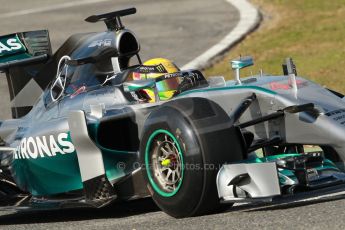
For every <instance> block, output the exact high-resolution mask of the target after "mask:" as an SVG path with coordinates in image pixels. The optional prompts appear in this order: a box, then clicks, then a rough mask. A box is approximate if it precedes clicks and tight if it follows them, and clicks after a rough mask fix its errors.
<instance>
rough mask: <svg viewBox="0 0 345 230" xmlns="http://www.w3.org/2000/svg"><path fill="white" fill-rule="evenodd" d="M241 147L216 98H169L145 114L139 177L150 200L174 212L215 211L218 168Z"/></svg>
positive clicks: (240, 155)
mask: <svg viewBox="0 0 345 230" xmlns="http://www.w3.org/2000/svg"><path fill="white" fill-rule="evenodd" d="M244 149H245V148H244V142H243V138H242V135H241V133H240V131H239V130H238V129H237V128H235V127H234V126H233V125H232V124H231V122H230V118H229V116H228V115H227V114H226V113H225V111H224V110H223V109H222V108H221V107H220V106H219V105H218V104H216V103H214V102H212V101H209V100H207V99H204V98H184V99H180V100H175V101H171V102H168V103H166V104H164V105H163V106H161V107H160V108H158V109H157V110H155V111H153V112H152V113H151V114H150V116H149V117H148V119H147V120H146V123H145V126H144V129H143V135H142V138H141V144H140V155H141V163H142V165H145V167H143V175H144V179H145V182H146V183H147V187H148V189H149V191H150V194H151V195H152V198H153V200H154V201H155V203H156V204H157V205H158V206H159V207H160V208H161V209H162V210H163V211H164V212H166V213H167V214H169V215H171V216H173V217H178V218H179V217H188V216H195V215H202V214H206V213H210V212H214V211H217V209H218V208H220V207H221V206H220V203H219V198H218V192H217V186H216V177H217V173H218V171H219V169H220V167H221V166H222V165H223V164H224V163H230V162H234V161H238V160H242V159H243V155H244ZM168 174H169V175H168Z"/></svg>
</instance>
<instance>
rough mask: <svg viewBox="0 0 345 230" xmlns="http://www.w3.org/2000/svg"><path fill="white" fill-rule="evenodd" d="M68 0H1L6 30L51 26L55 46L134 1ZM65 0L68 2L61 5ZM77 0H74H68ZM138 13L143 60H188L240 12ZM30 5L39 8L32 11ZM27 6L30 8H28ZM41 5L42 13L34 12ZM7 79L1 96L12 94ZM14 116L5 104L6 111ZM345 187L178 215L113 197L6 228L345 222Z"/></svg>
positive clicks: (176, 9)
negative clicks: (105, 203)
mask: <svg viewBox="0 0 345 230" xmlns="http://www.w3.org/2000/svg"><path fill="white" fill-rule="evenodd" d="M66 2H71V1H66V0H54V5H60V8H57V9H56V8H55V9H54V8H51V9H50V10H49V8H48V10H47V6H49V5H50V3H51V1H45V0H31V1H24V0H22V1H5V0H0V4H1V8H0V21H1V27H0V34H7V33H11V32H16V31H25V30H33V29H39V28H48V29H49V30H50V35H51V39H52V44H53V49H54V50H56V48H57V47H59V46H60V45H61V44H62V43H63V41H64V40H65V39H66V38H67V36H69V35H70V34H72V33H77V32H86V31H95V30H96V31H97V30H99V31H101V30H103V29H104V25H102V23H99V24H88V23H85V22H82V20H83V19H84V18H85V17H87V16H89V15H91V14H93V13H95V12H107V11H109V10H112V9H117V8H121V7H123V6H126V5H128V3H127V1H125V0H117V1H116V2H115V1H100V2H98V3H97V4H95V3H92V0H90V1H89V4H84V5H81V6H77V3H75V1H72V4H74V3H75V4H76V5H75V6H72V5H63V4H65V3H66ZM61 4H62V5H61ZM69 4H70V3H69ZM130 4H131V5H134V6H136V7H137V8H138V14H137V16H131V17H128V18H126V19H125V20H124V22H125V24H126V25H128V28H132V29H133V30H134V31H135V32H136V33H137V35H138V37H139V39H140V40H141V44H142V54H143V57H144V59H145V58H149V57H156V56H163V57H168V58H171V59H173V60H176V62H177V63H178V64H179V65H183V64H185V63H187V62H188V61H190V60H192V59H193V58H195V57H196V56H198V55H199V54H201V53H203V52H204V51H205V50H207V48H208V47H210V46H212V45H213V44H215V43H216V42H217V41H219V40H221V38H222V37H223V36H225V35H226V34H227V33H228V32H229V31H230V30H231V28H232V27H233V26H234V25H235V24H236V20H237V19H238V12H236V10H235V9H233V8H232V7H231V6H230V5H229V4H228V3H225V2H224V1H222V0H212V1H211V0H209V1H207V0H174V1H155V0H145V1H142V0H137V1H131V2H130ZM26 9H34V10H33V11H30V10H26ZM23 10H26V11H23ZM35 11H36V13H35ZM3 81H4V80H1V84H0V103H1V105H2V108H3V105H4V104H6V103H7V102H8V101H6V100H8V98H6V97H7V88H6V85H4V84H2V83H3ZM4 116H9V113H6V112H5V111H4V109H2V110H1V112H0V117H2V118H3V117H4ZM344 198H345V195H344V193H340V194H336V195H332V196H329V197H324V198H317V199H313V200H305V199H302V200H297V201H296V200H295V199H287V200H286V201H285V202H278V203H277V202H276V203H274V204H256V205H241V206H236V207H232V208H229V209H228V210H227V211H225V212H223V213H219V214H213V215H208V216H202V217H193V218H185V219H174V218H172V217H169V216H168V215H166V214H165V213H163V212H162V211H160V210H159V209H158V208H157V207H156V206H155V204H154V203H153V201H152V200H151V199H143V200H138V201H133V202H129V203H123V204H114V205H112V206H111V207H107V208H105V209H100V210H94V209H71V210H58V211H35V212H19V213H16V212H13V211H0V229H25V230H27V229H65V230H67V229H344V227H345V212H344V206H345V199H344Z"/></svg>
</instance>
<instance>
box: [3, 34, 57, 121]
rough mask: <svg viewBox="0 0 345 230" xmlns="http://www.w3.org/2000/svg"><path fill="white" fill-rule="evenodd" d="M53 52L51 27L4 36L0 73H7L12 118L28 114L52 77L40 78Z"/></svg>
mask: <svg viewBox="0 0 345 230" xmlns="http://www.w3.org/2000/svg"><path fill="white" fill-rule="evenodd" d="M51 55H52V49H51V44H50V39H49V32H48V31H47V30H37V31H29V32H20V33H14V34H9V35H4V36H0V72H4V73H5V74H6V79H7V85H8V89H9V93H10V100H11V102H10V107H11V110H12V118H19V117H22V116H24V115H25V114H27V113H28V112H29V111H30V110H31V109H32V106H33V105H34V103H35V101H36V100H37V98H38V97H39V96H40V95H41V93H42V92H43V88H44V87H45V86H46V85H47V82H48V81H49V80H50V79H49V78H47V79H43V80H42V79H37V74H38V73H39V72H40V70H41V69H42V68H43V67H44V65H45V63H46V62H47V60H48V59H49V57H50V56H51ZM2 107H7V106H6V105H2ZM2 109H4V108H2Z"/></svg>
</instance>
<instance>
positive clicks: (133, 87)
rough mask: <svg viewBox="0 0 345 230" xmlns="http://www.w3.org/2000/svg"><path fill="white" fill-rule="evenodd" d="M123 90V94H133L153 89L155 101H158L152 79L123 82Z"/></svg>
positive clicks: (154, 82)
mask: <svg viewBox="0 0 345 230" xmlns="http://www.w3.org/2000/svg"><path fill="white" fill-rule="evenodd" d="M123 88H124V90H125V92H135V91H138V90H142V89H153V90H154V93H155V101H156V102H157V101H159V95H158V91H157V88H156V81H155V80H154V79H146V80H136V81H129V82H124V83H123Z"/></svg>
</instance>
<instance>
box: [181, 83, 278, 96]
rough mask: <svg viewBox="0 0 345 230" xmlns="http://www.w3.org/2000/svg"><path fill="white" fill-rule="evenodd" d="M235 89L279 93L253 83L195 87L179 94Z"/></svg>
mask: <svg viewBox="0 0 345 230" xmlns="http://www.w3.org/2000/svg"><path fill="white" fill-rule="evenodd" d="M233 89H254V90H259V91H262V92H265V93H269V94H273V95H276V94H277V93H276V92H274V91H272V90H269V89H266V88H263V87H260V86H253V85H239V86H228V87H222V88H206V89H195V90H190V91H186V92H183V93H181V94H179V95H178V96H184V95H187V94H190V93H201V92H209V91H221V90H233Z"/></svg>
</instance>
